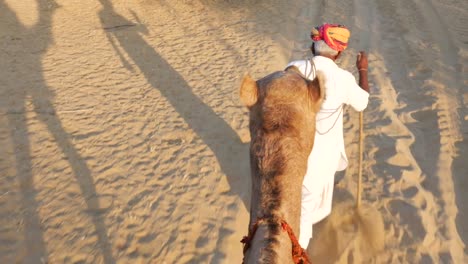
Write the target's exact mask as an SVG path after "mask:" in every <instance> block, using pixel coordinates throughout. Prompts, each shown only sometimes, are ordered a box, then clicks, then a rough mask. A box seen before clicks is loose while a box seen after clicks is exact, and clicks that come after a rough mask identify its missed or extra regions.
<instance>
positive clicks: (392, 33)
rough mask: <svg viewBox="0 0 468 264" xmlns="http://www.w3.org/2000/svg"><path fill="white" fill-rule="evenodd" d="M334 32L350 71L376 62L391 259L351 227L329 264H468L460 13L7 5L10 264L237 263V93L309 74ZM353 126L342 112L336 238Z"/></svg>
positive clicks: (2, 123)
mask: <svg viewBox="0 0 468 264" xmlns="http://www.w3.org/2000/svg"><path fill="white" fill-rule="evenodd" d="M325 21H326V22H337V23H344V24H346V25H348V26H349V27H350V29H351V31H352V39H351V42H350V46H349V49H348V50H347V51H346V53H345V54H344V57H343V58H342V59H340V61H339V64H340V65H341V66H342V67H344V68H346V69H348V70H350V71H352V72H354V73H356V71H355V69H354V61H355V56H356V53H357V51H358V50H361V49H364V50H367V51H368V52H369V54H370V83H371V89H372V96H371V102H370V105H369V107H368V109H367V110H366V111H365V128H364V131H365V133H366V138H365V153H364V159H365V161H364V181H365V182H364V195H363V199H364V200H363V203H364V204H367V206H371V207H373V208H375V209H376V210H378V212H379V213H380V214H381V217H383V219H384V226H385V233H384V239H385V250H384V251H382V252H380V253H379V254H377V255H373V256H370V257H371V258H370V259H369V258H368V257H369V256H366V254H365V253H366V252H365V250H363V248H362V247H360V246H359V245H360V244H359V241H358V240H357V239H356V236H355V235H354V234H355V233H356V232H355V230H353V229H350V228H344V227H343V230H342V232H340V233H339V234H338V235H339V238H338V240H339V242H340V243H339V245H336V246H335V247H334V250H332V251H329V252H328V253H327V254H328V255H327V260H326V261H325V260H321V261H320V263H322V262H323V263H327V262H330V263H332V262H333V261H336V262H339V263H468V249H467V248H466V244H467V243H468V193H467V192H466V190H467V188H468V178H467V176H468V163H467V161H468V159H467V158H466V156H467V155H468V139H467V138H468V110H467V106H468V89H467V86H468V79H467V76H468V2H467V1H464V0H441V1H434V0H428V1H418V0H411V1H408V0H393V1H388V0H377V1H371V0H353V1H344V0H341V1H339V0H327V1H325V0H322V1H320V0H314V1H312V0H301V1H279V0H272V1H266V0H265V1H253V0H251V1H248V0H239V1H235V0H224V1H223V0H183V1H164V0H126V1H117V0H115V1H111V0H55V1H54V0H0V66H1V70H0V263H106V264H107V263H168V264H169V263H240V262H241V258H242V249H241V243H239V240H240V239H241V237H242V236H243V235H245V234H246V232H247V223H248V208H249V206H250V205H249V203H250V201H249V197H250V190H249V188H250V187H249V184H250V179H249V169H248V143H249V133H248V127H247V126H248V117H247V115H246V114H247V110H246V109H244V107H242V105H241V103H240V101H239V98H238V88H239V84H240V80H241V77H242V75H243V74H244V73H246V72H249V73H250V74H251V75H252V76H254V77H256V78H260V77H263V76H264V75H266V74H268V73H270V72H272V71H275V70H281V69H282V68H283V67H284V66H285V65H286V63H287V62H288V61H289V60H292V59H300V58H303V57H304V56H306V55H307V49H308V45H309V39H308V33H309V30H310V27H311V26H313V25H316V24H320V23H322V22H325ZM358 126H359V123H358V114H357V113H355V112H354V111H353V110H351V109H347V111H346V115H345V137H346V138H345V140H346V143H347V152H348V157H349V158H350V160H351V164H350V166H349V168H348V169H347V171H346V172H345V173H344V174H340V175H339V178H342V179H341V180H340V181H339V183H338V185H337V188H336V192H335V198H336V199H335V203H336V206H335V209H334V214H333V215H332V216H330V217H329V219H327V221H329V222H331V221H333V220H337V219H339V217H338V218H337V217H336V213H339V214H341V213H343V214H345V213H347V210H349V209H346V206H345V204H347V203H349V202H352V201H353V200H354V199H355V193H356V191H355V189H356V174H357V168H358V166H357V162H356V161H357V157H358V151H357V149H358V147H357V146H358ZM327 221H325V222H324V223H321V225H322V227H320V226H318V227H317V229H316V230H317V235H316V236H315V237H314V240H313V241H312V244H315V245H319V244H321V242H322V241H325V240H326V239H327V238H330V236H331V234H330V233H327V229H326V228H325V227H323V226H326V222H327ZM321 231H322V232H321ZM314 232H315V231H314ZM319 251H320V247H319V246H317V247H314V248H309V253H310V254H311V255H313V256H317V257H316V258H317V259H319V256H320V255H321V254H322V255H323V252H319ZM317 262H318V261H317Z"/></svg>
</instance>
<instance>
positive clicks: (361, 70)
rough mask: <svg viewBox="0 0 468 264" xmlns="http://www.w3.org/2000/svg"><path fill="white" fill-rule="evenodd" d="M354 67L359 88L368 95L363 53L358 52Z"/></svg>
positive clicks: (364, 55) (366, 65)
mask: <svg viewBox="0 0 468 264" xmlns="http://www.w3.org/2000/svg"><path fill="white" fill-rule="evenodd" d="M356 67H357V68H358V71H359V86H361V88H362V89H363V90H364V91H366V92H368V93H369V92H370V90H369V82H368V80H367V67H368V64H367V54H366V53H365V52H364V51H360V52H359V54H358V56H357V59H356Z"/></svg>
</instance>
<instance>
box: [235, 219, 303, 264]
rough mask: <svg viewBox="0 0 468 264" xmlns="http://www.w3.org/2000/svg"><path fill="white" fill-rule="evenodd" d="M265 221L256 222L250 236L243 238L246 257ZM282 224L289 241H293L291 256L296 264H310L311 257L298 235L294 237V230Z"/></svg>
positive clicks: (258, 220)
mask: <svg viewBox="0 0 468 264" xmlns="http://www.w3.org/2000/svg"><path fill="white" fill-rule="evenodd" d="M264 221H265V218H258V219H257V221H255V223H254V225H253V226H252V229H251V230H249V234H248V236H244V238H242V240H241V242H242V244H244V249H243V253H244V255H245V252H247V250H248V249H249V248H250V243H251V242H252V239H253V237H254V236H255V232H257V228H258V225H259V224H260V223H262V222H264ZM280 223H281V227H282V228H283V230H284V231H286V232H287V233H288V236H289V239H291V243H292V251H291V254H292V258H293V261H294V263H295V264H310V263H311V262H310V261H309V257H308V256H307V253H306V251H305V250H304V249H303V248H302V247H301V245H300V244H299V241H298V240H297V237H296V235H294V231H293V230H292V228H291V226H290V225H289V224H288V223H287V222H286V221H284V220H281V221H280ZM242 263H243V262H242Z"/></svg>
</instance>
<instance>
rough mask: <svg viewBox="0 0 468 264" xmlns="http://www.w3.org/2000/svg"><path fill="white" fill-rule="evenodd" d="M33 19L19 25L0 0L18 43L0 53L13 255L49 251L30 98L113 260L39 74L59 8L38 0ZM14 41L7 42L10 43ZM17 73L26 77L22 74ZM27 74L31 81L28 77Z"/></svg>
mask: <svg viewBox="0 0 468 264" xmlns="http://www.w3.org/2000/svg"><path fill="white" fill-rule="evenodd" d="M37 6H38V14H39V19H38V22H37V23H36V24H35V25H33V26H28V27H26V26H24V25H22V24H21V22H20V21H19V19H18V17H17V16H16V14H15V13H14V11H13V10H11V9H10V8H9V6H8V5H7V4H6V3H5V1H4V0H0V17H1V18H2V19H4V21H7V26H8V27H7V29H8V31H7V34H8V33H10V34H11V35H10V36H8V35H7V38H5V39H6V40H7V41H11V42H16V43H11V44H16V46H17V47H21V48H20V49H17V50H15V51H13V55H12V54H11V51H9V52H10V53H0V61H2V63H4V64H3V65H8V66H9V67H8V68H7V67H5V68H2V71H9V74H8V75H10V76H12V77H10V79H13V78H17V79H15V80H14V81H13V82H6V85H2V86H0V89H1V91H0V92H1V94H4V95H6V96H2V98H1V99H0V106H2V107H3V106H6V107H5V109H6V115H7V120H8V124H6V125H7V126H8V129H9V130H10V137H11V141H12V145H13V148H14V159H15V166H16V178H17V181H18V183H19V184H18V185H19V191H20V195H21V197H20V200H21V205H20V206H21V209H22V210H21V212H22V213H21V217H22V222H23V225H24V227H23V229H24V230H23V232H24V238H23V239H22V243H24V246H23V247H24V248H23V249H21V251H22V252H24V254H23V255H24V256H20V258H23V259H17V261H20V262H21V263H48V252H47V249H46V243H45V241H44V235H43V226H41V218H40V216H39V213H38V210H39V204H41V201H38V190H37V189H36V188H35V186H34V181H35V179H34V174H33V170H32V169H33V168H32V155H31V151H32V150H31V143H30V138H29V134H31V132H30V131H29V129H28V122H27V120H28V117H27V112H28V109H27V107H26V105H27V104H28V103H29V102H32V106H33V111H34V112H35V114H36V116H37V120H39V121H40V122H42V123H43V124H45V125H46V127H47V129H48V131H49V132H50V134H51V135H52V137H53V139H54V140H55V143H56V144H57V145H58V146H59V148H60V150H61V151H62V152H63V155H64V156H65V157H66V159H67V160H68V162H69V164H70V166H71V169H72V172H73V175H74V177H75V180H76V181H77V182H78V183H79V186H80V189H81V192H82V195H83V196H84V200H85V201H86V206H87V208H86V211H87V212H88V213H89V214H90V215H91V218H92V222H93V224H94V228H95V231H96V234H97V237H98V242H97V243H98V246H99V250H100V251H101V253H102V256H103V260H104V263H115V260H114V259H113V257H112V252H111V247H110V244H109V241H108V237H107V231H106V226H105V224H104V221H103V219H102V218H103V217H102V216H101V214H102V210H99V208H100V206H99V201H98V197H97V193H96V188H95V186H94V183H93V178H92V176H91V172H90V169H89V168H88V167H87V165H86V163H85V161H84V160H83V158H82V157H81V156H80V154H79V153H78V151H77V150H76V149H75V147H74V146H73V144H72V143H71V141H70V138H69V135H68V133H67V132H66V131H65V130H64V128H63V127H62V124H61V121H60V119H59V118H58V117H57V115H56V111H55V109H54V105H53V99H54V93H53V92H52V90H51V89H50V88H49V87H48V86H47V82H46V80H45V79H44V69H43V65H42V60H43V57H44V55H45V54H46V52H47V49H48V47H49V45H50V44H51V43H52V41H53V36H52V33H51V28H52V15H53V13H54V11H55V10H56V9H57V8H58V5H57V4H56V3H55V1H53V0H38V5H37ZM12 46H13V45H10V47H12ZM21 77H25V79H24V80H23V79H22V78H21ZM31 80H32V81H31Z"/></svg>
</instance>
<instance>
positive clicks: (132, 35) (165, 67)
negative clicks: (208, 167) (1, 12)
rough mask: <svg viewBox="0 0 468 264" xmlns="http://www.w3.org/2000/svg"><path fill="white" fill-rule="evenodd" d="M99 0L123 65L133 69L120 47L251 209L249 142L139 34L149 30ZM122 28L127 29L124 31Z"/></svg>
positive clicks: (109, 37)
mask: <svg viewBox="0 0 468 264" xmlns="http://www.w3.org/2000/svg"><path fill="white" fill-rule="evenodd" d="M99 1H100V2H101V4H102V5H103V9H101V11H100V12H99V17H100V19H101V23H102V25H103V28H104V29H105V30H106V31H107V37H108V39H109V42H110V43H111V44H112V46H113V47H114V48H115V49H116V52H117V54H118V55H119V57H120V58H121V60H122V62H123V65H124V66H125V67H127V68H129V69H131V66H130V63H129V62H127V61H126V60H125V59H124V56H123V55H122V54H121V53H120V51H119V49H118V48H117V46H119V47H120V48H121V49H123V50H124V51H125V53H126V54H127V55H128V57H130V58H131V59H132V61H133V62H134V63H135V64H136V66H137V67H138V68H139V69H140V70H141V72H142V73H143V75H144V76H145V78H146V79H147V81H148V83H149V84H151V86H152V87H154V88H155V89H158V90H159V92H160V93H161V94H162V95H163V96H164V97H165V98H166V99H167V100H168V101H169V102H170V103H171V105H172V106H173V107H174V109H175V110H176V111H177V112H178V113H179V114H180V116H181V117H182V118H184V120H185V122H186V123H187V124H188V125H189V126H190V128H191V129H192V130H193V131H194V132H195V133H196V134H197V135H198V136H199V137H200V138H201V139H202V140H203V142H204V143H205V144H206V145H207V146H208V147H209V148H210V149H211V150H212V151H213V152H214V154H215V155H216V158H217V160H218V162H219V163H220V166H221V169H222V171H223V172H224V173H225V174H226V176H227V179H228V181H229V185H230V188H231V191H230V193H231V194H233V195H238V196H240V198H241V199H242V200H243V202H244V205H245V206H246V208H249V207H248V206H249V204H248V202H250V201H248V199H247V196H248V195H250V190H245V189H246V188H245V186H249V185H247V184H246V180H247V181H248V180H250V177H248V175H249V165H248V164H249V163H248V144H244V143H242V142H241V139H240V138H239V136H238V135H237V133H236V132H235V131H234V130H233V129H232V128H231V127H230V126H229V124H227V123H226V121H225V120H224V119H223V118H221V117H219V116H218V115H217V114H216V113H215V112H214V111H213V110H212V109H211V108H210V107H209V106H207V105H206V104H205V103H204V102H203V101H202V100H201V99H200V98H198V97H197V96H196V95H195V94H194V93H193V92H192V90H191V87H190V85H189V84H188V83H187V82H186V81H185V80H184V78H183V77H182V76H181V75H180V74H179V73H178V72H177V71H176V70H175V69H174V68H173V67H172V66H171V65H170V64H169V63H168V62H167V61H166V60H165V59H164V58H163V57H161V56H160V55H159V54H158V53H157V52H156V51H155V49H154V48H153V47H152V46H151V45H149V44H148V43H147V42H146V41H145V40H144V39H143V38H142V36H141V35H140V33H141V32H146V31H145V29H141V28H140V27H139V26H136V27H133V26H135V24H133V23H132V22H131V21H129V20H128V19H126V18H125V17H123V16H121V15H119V14H117V13H116V12H115V10H114V8H113V6H112V3H111V2H110V1H109V0H99ZM129 25H131V26H132V27H129ZM119 29H125V32H124V34H123V32H119ZM113 33H114V34H113ZM121 33H122V34H121ZM116 42H117V43H116ZM117 44H118V45H117ZM248 198H250V196H249V197H248Z"/></svg>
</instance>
